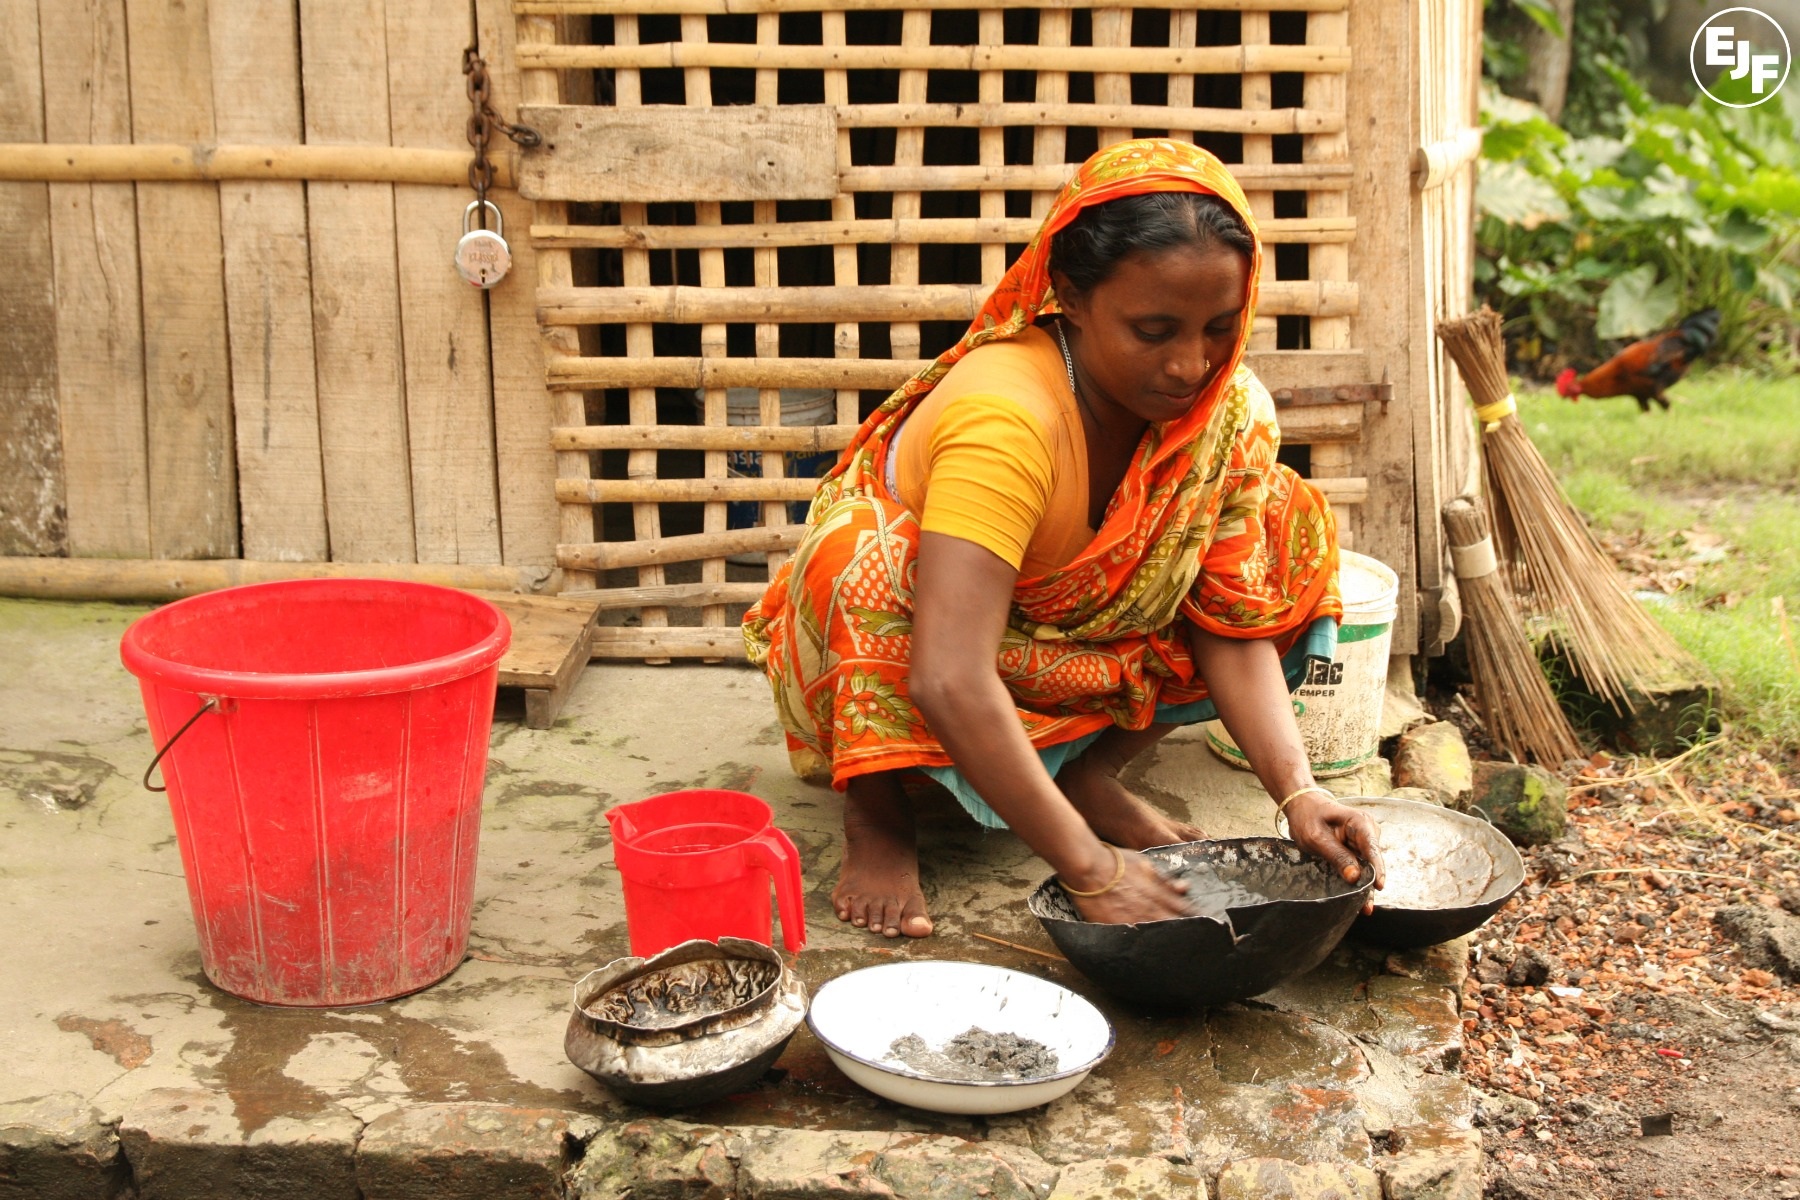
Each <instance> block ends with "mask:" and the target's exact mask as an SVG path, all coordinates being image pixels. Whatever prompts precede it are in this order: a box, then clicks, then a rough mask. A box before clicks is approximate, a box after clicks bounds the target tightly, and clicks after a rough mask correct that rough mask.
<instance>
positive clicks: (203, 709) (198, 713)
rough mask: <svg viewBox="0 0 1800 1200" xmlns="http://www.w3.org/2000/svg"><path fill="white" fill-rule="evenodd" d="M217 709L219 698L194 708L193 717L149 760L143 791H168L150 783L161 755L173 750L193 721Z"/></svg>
mask: <svg viewBox="0 0 1800 1200" xmlns="http://www.w3.org/2000/svg"><path fill="white" fill-rule="evenodd" d="M218 707H219V698H218V697H217V696H208V697H207V698H206V703H204V704H202V705H201V706H200V707H199V708H196V709H195V710H194V715H193V716H191V717H189V718H188V719H187V721H186V722H185V723H184V724H183V725H182V726H181V728H180V729H177V730H176V731H175V736H174V737H172V738H170V739H169V740H168V741H166V742H164V743H163V744H162V748H161V749H160V750H158V751H157V752H156V757H155V758H153V759H151V760H150V765H149V766H147V767H145V768H144V790H146V791H151V792H166V791H168V790H169V789H168V788H167V787H157V786H156V785H155V784H154V783H151V782H150V772H152V771H154V770H156V764H157V763H159V762H161V761H162V758H163V755H165V754H167V753H168V752H169V751H170V750H173V749H174V748H175V743H176V742H179V741H180V740H181V735H182V734H184V733H186V732H187V731H188V730H189V729H192V728H193V726H194V722H195V721H198V720H199V719H200V718H201V717H203V716H205V715H206V713H207V711H208V710H209V709H215V708H218Z"/></svg>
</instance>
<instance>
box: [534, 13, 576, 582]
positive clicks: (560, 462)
mask: <svg viewBox="0 0 1800 1200" xmlns="http://www.w3.org/2000/svg"><path fill="white" fill-rule="evenodd" d="M556 26H557V22H556V21H555V20H554V19H552V18H549V17H534V16H520V17H519V18H518V25H517V29H518V42H519V44H521V45H526V44H530V43H532V42H553V41H555V40H556ZM519 89H520V97H521V99H523V100H524V101H526V102H527V103H539V104H556V103H560V102H561V100H562V82H561V79H560V78H559V77H558V76H557V74H556V73H555V72H554V71H524V72H521V73H520V76H519ZM532 212H533V214H534V219H540V220H547V221H555V222H557V223H559V224H560V223H561V222H563V221H566V220H568V212H569V207H568V205H567V204H565V203H562V202H560V201H556V202H553V201H537V202H535V203H534V204H533V206H532ZM534 257H535V258H536V260H537V272H536V278H534V279H521V280H520V281H519V282H520V285H521V286H523V285H525V284H527V283H529V284H531V285H532V287H533V289H534V291H535V290H538V289H543V288H547V287H568V286H571V285H572V284H573V282H574V270H575V266H574V256H573V255H572V254H570V253H569V252H568V251H567V250H546V251H544V252H543V253H541V254H537V255H535V256H534ZM540 334H541V336H542V340H543V351H544V354H545V356H546V357H558V356H574V355H579V354H580V353H581V335H580V333H579V331H577V330H575V329H571V328H567V327H556V328H541V329H540ZM550 407H551V412H552V413H553V414H554V418H553V419H554V420H555V422H556V423H557V424H559V425H573V424H578V423H580V422H582V421H585V420H586V419H587V398H586V397H585V396H584V395H583V394H582V393H581V392H580V391H578V390H574V389H571V388H567V387H558V386H557V385H555V384H552V385H550ZM555 469H556V474H557V475H558V476H560V477H568V476H572V475H583V476H585V475H588V474H590V473H591V472H592V469H593V464H592V460H591V459H590V458H589V456H588V455H586V454H582V453H575V452H564V453H560V454H558V455H557V456H556V467H555ZM594 515H595V514H594V510H593V509H591V508H588V507H586V506H584V505H565V506H563V507H562V508H560V509H559V510H558V511H557V539H558V540H559V541H564V542H575V541H580V540H582V539H584V538H590V537H593V536H594ZM568 582H569V583H570V584H572V585H574V586H591V585H592V584H593V583H594V582H595V580H594V579H593V577H592V576H588V575H577V576H575V577H573V578H571V579H570V580H569V581H568Z"/></svg>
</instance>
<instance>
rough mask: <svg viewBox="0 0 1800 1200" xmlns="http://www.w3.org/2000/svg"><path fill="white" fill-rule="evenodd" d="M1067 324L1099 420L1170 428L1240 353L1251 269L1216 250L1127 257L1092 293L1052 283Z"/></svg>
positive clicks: (1059, 280) (1229, 252) (1225, 250)
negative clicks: (1114, 417) (1118, 415)
mask: <svg viewBox="0 0 1800 1200" xmlns="http://www.w3.org/2000/svg"><path fill="white" fill-rule="evenodd" d="M1051 282H1052V284H1053V285H1054V286H1055V287H1056V291H1057V296H1058V297H1059V299H1060V302H1061V304H1062V309H1063V315H1064V317H1065V319H1066V320H1067V321H1068V323H1069V326H1070V333H1071V334H1072V335H1073V336H1071V338H1070V347H1071V352H1072V354H1073V357H1074V359H1075V370H1076V377H1077V379H1078V380H1079V382H1080V384H1081V392H1082V395H1083V397H1085V398H1086V399H1087V401H1088V403H1089V404H1090V405H1091V406H1093V407H1094V409H1095V410H1096V414H1097V415H1107V414H1106V406H1107V405H1111V406H1112V407H1113V408H1114V409H1122V410H1124V412H1125V413H1129V414H1131V415H1132V416H1134V417H1137V418H1140V419H1142V420H1145V421H1157V422H1161V421H1172V420H1175V419H1177V418H1178V417H1182V416H1185V415H1186V414H1187V412H1188V411H1189V410H1190V409H1192V408H1193V407H1194V405H1195V404H1196V403H1198V402H1199V399H1200V393H1201V391H1202V390H1203V389H1204V388H1205V386H1206V383H1207V381H1208V380H1209V379H1211V378H1212V376H1213V373H1214V372H1216V371H1217V370H1218V369H1219V368H1220V366H1221V365H1222V364H1223V363H1225V362H1226V360H1228V359H1229V358H1230V357H1231V351H1232V349H1233V347H1235V346H1236V345H1237V337H1238V325H1239V322H1241V321H1242V320H1243V313H1244V297H1245V294H1246V292H1247V290H1248V288H1249V283H1250V262H1249V260H1248V259H1247V258H1246V257H1245V256H1244V255H1242V254H1239V253H1238V252H1237V251H1236V250H1233V249H1231V248H1230V247H1229V246H1225V245H1222V244H1219V243H1212V244H1210V245H1206V246H1198V247H1196V246H1175V247H1171V248H1170V249H1167V250H1158V251H1146V252H1142V253H1138V254H1133V255H1131V256H1129V257H1127V258H1125V259H1123V260H1122V261H1121V262H1120V263H1119V266H1118V268H1117V269H1116V270H1115V271H1114V272H1113V273H1112V275H1111V276H1109V277H1108V278H1107V279H1105V280H1104V281H1103V282H1101V283H1099V284H1097V285H1095V286H1094V287H1093V288H1092V289H1091V290H1090V291H1087V292H1076V293H1073V294H1069V293H1066V292H1065V291H1064V286H1065V285H1066V284H1067V283H1068V280H1067V278H1066V277H1064V276H1063V275H1062V274H1061V273H1060V272H1058V273H1056V275H1055V276H1054V278H1053V279H1052V280H1051Z"/></svg>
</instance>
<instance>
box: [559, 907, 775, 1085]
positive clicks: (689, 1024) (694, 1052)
mask: <svg viewBox="0 0 1800 1200" xmlns="http://www.w3.org/2000/svg"><path fill="white" fill-rule="evenodd" d="M805 1017H806V986H805V985H804V984H803V983H801V982H800V977H799V976H798V975H796V974H795V973H794V972H793V970H792V969H791V968H789V967H788V966H786V965H785V964H784V963H783V962H782V961H781V956H780V955H779V954H777V953H776V952H775V951H774V950H773V949H772V948H770V947H768V946H765V945H763V944H762V943H760V942H752V941H746V940H744V939H742V938H732V937H726V938H720V939H719V941H718V942H717V943H716V944H715V943H713V942H707V941H691V942H683V943H681V944H680V945H679V946H673V947H671V948H670V949H668V950H664V951H663V952H662V953H660V954H657V955H653V956H652V957H650V958H620V959H615V960H614V961H612V962H610V963H608V964H607V965H606V966H604V967H601V968H600V969H599V970H596V971H590V972H588V973H587V974H586V975H584V976H582V978H581V980H580V982H578V983H576V985H575V1010H574V1012H573V1013H571V1014H570V1016H569V1027H568V1031H567V1033H566V1034H565V1035H564V1037H563V1049H564V1050H565V1052H567V1054H568V1056H569V1061H570V1062H572V1063H574V1064H575V1065H576V1066H578V1067H580V1068H581V1069H582V1070H583V1071H586V1072H587V1073H588V1074H589V1075H592V1076H593V1077H594V1078H595V1079H598V1080H599V1081H600V1082H601V1083H603V1084H605V1085H606V1087H607V1088H608V1089H609V1090H610V1091H612V1092H613V1094H615V1095H617V1096H618V1097H619V1098H620V1099H622V1100H627V1101H630V1102H631V1103H634V1104H642V1105H646V1106H649V1107H654V1108H681V1107H687V1106H690V1105H695V1104H704V1103H706V1102H708V1101H710V1100H717V1099H719V1098H720V1097H723V1096H728V1095H730V1094H731V1093H732V1092H735V1091H741V1090H742V1089H744V1088H746V1087H748V1086H750V1085H751V1084H753V1083H755V1082H756V1081H757V1080H758V1079H760V1078H762V1076H763V1074H764V1072H766V1071H767V1070H768V1069H769V1068H770V1067H771V1066H773V1065H774V1063H775V1060H776V1059H777V1058H779V1057H781V1052H782V1050H783V1049H785V1048H786V1046H787V1043H788V1039H789V1038H791V1037H793V1035H794V1031H795V1030H796V1029H798V1028H799V1027H800V1022H801V1021H802V1020H804V1019H805Z"/></svg>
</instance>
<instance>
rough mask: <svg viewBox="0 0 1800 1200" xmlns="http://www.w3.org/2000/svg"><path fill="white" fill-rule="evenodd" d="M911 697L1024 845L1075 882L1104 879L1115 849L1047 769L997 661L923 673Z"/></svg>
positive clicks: (965, 774) (967, 776)
mask: <svg viewBox="0 0 1800 1200" xmlns="http://www.w3.org/2000/svg"><path fill="white" fill-rule="evenodd" d="M913 700H914V702H915V703H917V704H918V706H919V711H920V712H921V713H923V714H924V716H925V720H926V723H927V724H929V725H930V727H931V731H932V733H933V734H934V735H935V736H936V737H937V739H938V741H939V742H941V743H942V744H943V747H944V749H945V750H946V751H948V752H949V754H950V757H951V759H952V760H953V761H954V762H955V763H956V766H957V769H958V770H959V771H961V772H962V775H963V778H965V779H967V780H968V781H969V784H970V785H971V786H972V787H973V788H974V789H975V790H976V791H977V792H978V793H980V795H981V798H982V799H983V800H986V801H987V802H988V805H989V806H990V807H991V808H993V810H994V811H995V812H996V813H998V814H999V815H1000V818H1001V819H1002V820H1004V821H1005V822H1006V824H1007V826H1008V827H1009V828H1011V829H1012V831H1013V832H1014V833H1016V834H1018V835H1019V837H1020V838H1021V839H1022V840H1023V841H1024V842H1025V844H1026V845H1028V846H1030V847H1031V848H1032V850H1033V851H1035V852H1036V853H1037V855H1038V856H1039V857H1040V858H1042V859H1043V860H1044V861H1045V862H1047V863H1049V864H1050V866H1051V868H1052V869H1053V870H1055V872H1056V873H1057V874H1058V875H1059V876H1061V877H1062V878H1064V879H1066V880H1068V881H1069V882H1070V884H1071V886H1077V887H1080V886H1087V885H1089V884H1090V883H1092V882H1093V881H1096V880H1097V881H1098V882H1102V883H1103V882H1105V880H1106V878H1107V876H1108V875H1109V874H1110V873H1111V871H1112V868H1113V859H1112V856H1111V854H1110V853H1109V852H1108V851H1107V850H1106V849H1105V847H1104V846H1102V845H1101V843H1100V840H1099V839H1098V838H1097V837H1095V836H1094V833H1093V831H1092V830H1090V829H1089V828H1088V826H1087V822H1085V821H1083V820H1082V819H1081V815H1080V814H1079V813H1077V812H1076V811H1075V808H1074V806H1073V805H1072V804H1070V803H1069V801H1068V799H1067V798H1066V797H1065V796H1064V795H1063V794H1062V792H1061V791H1060V790H1059V789H1058V788H1057V786H1056V782H1055V781H1054V780H1053V779H1051V778H1050V773H1049V771H1047V770H1045V769H1044V764H1043V760H1042V759H1040V758H1039V757H1038V755H1037V751H1036V750H1035V749H1033V747H1032V745H1031V741H1030V739H1028V738H1027V737H1026V736H1025V732H1024V730H1023V729H1022V728H1020V726H1019V715H1018V712H1017V710H1016V709H1015V708H1014V706H1013V703H1012V698H1011V696H1010V695H1008V693H1007V691H1006V685H1005V684H1003V683H1002V682H1001V681H1000V677H999V676H998V675H997V674H996V673H995V672H994V669H993V665H992V663H988V664H985V669H966V670H958V671H954V672H949V673H945V674H941V675H937V674H921V675H920V676H917V677H915V679H914V680H913Z"/></svg>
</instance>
